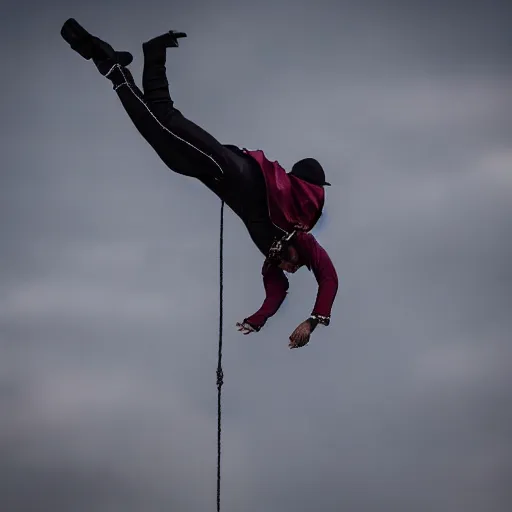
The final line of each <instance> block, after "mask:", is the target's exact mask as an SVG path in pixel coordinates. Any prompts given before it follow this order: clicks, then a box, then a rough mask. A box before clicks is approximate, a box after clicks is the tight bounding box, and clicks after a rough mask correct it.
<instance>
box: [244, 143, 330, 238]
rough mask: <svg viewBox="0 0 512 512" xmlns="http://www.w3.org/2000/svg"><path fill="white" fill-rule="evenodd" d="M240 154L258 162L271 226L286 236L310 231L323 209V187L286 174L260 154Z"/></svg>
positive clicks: (276, 163) (254, 152) (253, 152)
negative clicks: (286, 233) (265, 188)
mask: <svg viewBox="0 0 512 512" xmlns="http://www.w3.org/2000/svg"><path fill="white" fill-rule="evenodd" d="M243 151H244V153H245V154H247V155H250V156H251V157H252V158H254V160H256V162H258V164H259V166H260V168H261V170H262V172H263V176H264V177H265V182H266V185H267V200H268V208H269V214H270V219H271V220H272V222H273V223H274V224H275V225H276V226H278V227H279V228H281V229H283V230H285V231H286V232H288V233H290V232H292V231H294V230H299V231H306V232H307V231H310V230H311V229H313V227H314V226H315V224H316V223H317V221H318V219H319V218H320V215H321V214H322V210H323V207H324V201H325V192H324V189H323V187H320V186H318V185H313V184H312V183H308V182H307V181H303V180H301V179H299V178H297V177H295V176H293V175H291V174H288V173H287V172H286V171H285V170H284V169H283V168H282V167H281V165H280V164H279V163H278V162H275V161H274V162H271V161H270V160H268V159H267V157H266V156H265V154H264V153H263V151H261V150H256V151H249V150H247V149H244V150H243Z"/></svg>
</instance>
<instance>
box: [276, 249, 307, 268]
mask: <svg viewBox="0 0 512 512" xmlns="http://www.w3.org/2000/svg"><path fill="white" fill-rule="evenodd" d="M301 266H302V265H301V264H300V263H299V253H298V252H297V249H295V247H293V246H289V247H288V254H287V256H286V258H284V259H283V260H281V263H279V268H280V269H282V270H284V271H285V272H288V273H290V274H294V273H295V272H297V270H299V268H300V267H301Z"/></svg>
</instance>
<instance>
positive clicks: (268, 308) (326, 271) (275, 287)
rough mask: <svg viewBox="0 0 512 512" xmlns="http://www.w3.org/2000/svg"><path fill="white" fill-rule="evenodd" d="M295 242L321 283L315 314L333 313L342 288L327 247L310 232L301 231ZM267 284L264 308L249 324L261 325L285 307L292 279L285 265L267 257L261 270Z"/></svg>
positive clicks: (304, 260) (251, 317)
mask: <svg viewBox="0 0 512 512" xmlns="http://www.w3.org/2000/svg"><path fill="white" fill-rule="evenodd" d="M293 246H294V247H295V248H296V249H297V252H298V253H299V265H304V266H306V267H307V268H308V270H310V271H312V272H313V274H314V276H315V278H316V281H317V283H318V292H317V296H316V301H315V304H314V306H313V309H312V311H311V314H313V315H320V316H323V317H326V318H329V319H330V317H331V309H332V305H333V302H334V299H335V297H336V293H337V291H338V275H337V274H336V269H335V268H334V265H333V263H332V261H331V259H330V258H329V255H328V254H327V251H326V250H325V249H324V248H323V247H322V246H321V245H320V244H319V243H318V242H317V240H316V239H315V237H314V236H313V235H312V234H310V233H297V235H295V237H294V240H293ZM261 273H262V275H263V285H264V288H265V294H266V296H265V300H264V301H263V304H262V305H261V307H260V309H258V311H256V313H254V314H253V315H251V316H250V317H248V318H246V319H245V321H247V322H248V323H249V324H251V325H253V326H255V327H257V328H261V327H263V325H264V324H265V322H266V321H267V320H268V319H269V318H270V317H271V316H273V315H274V314H275V313H276V312H277V310H278V309H279V308H280V307H281V304H282V303H283V301H284V299H285V298H286V294H287V292H288V288H289V283H288V279H287V277H286V275H285V273H284V271H283V270H282V269H280V268H279V267H278V266H276V265H275V264H270V263H269V262H268V261H267V260H265V262H264V264H263V268H262V271H261Z"/></svg>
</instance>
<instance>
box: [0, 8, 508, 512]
mask: <svg viewBox="0 0 512 512" xmlns="http://www.w3.org/2000/svg"><path fill="white" fill-rule="evenodd" d="M507 3H508V2H505V1H492V0H487V1H486V2H483V1H482V2H456V1H450V0H445V1H443V2H440V1H432V0H431V1H429V2H426V1H425V2H418V1H411V0H409V1H407V2H406V1H402V2H378V1H376V0H374V1H365V0H358V1H357V2H346V1H342V0H337V1H334V0H333V1H325V0H324V1H322V0H317V1H315V2H313V1H310V2H299V1H296V2H292V1H291V0H289V1H287V2H279V1H270V0H268V1H266V0H261V1H259V2H256V1H254V2H249V1H246V0H244V1H241V2H228V1H226V0H220V1H217V2H206V1H204V0H202V1H198V0H194V1H192V0H187V1H186V2H185V1H184V2H181V3H178V2H175V1H167V2H163V1H149V0H148V1H147V2H143V1H140V2H138V3H135V2H133V0H126V1H123V2H121V1H114V0H112V1H110V2H99V1H93V0H90V1H88V2H85V1H83V2H78V1H76V0H68V1H66V2H64V1H63V0H60V1H57V0H56V1H53V2H49V1H46V2H43V1H41V2H35V1H28V0H20V1H16V2H13V1H8V2H7V4H8V5H7V8H6V12H5V11H4V12H3V13H2V16H1V21H0V28H1V30H0V42H1V43H2V48H3V56H2V57H3V59H2V61H3V62H2V83H1V85H0V87H1V88H2V95H1V98H2V99H1V100H0V101H1V104H0V108H1V111H0V112H1V119H2V120H3V123H2V125H1V135H2V137H1V142H0V144H1V153H2V155H3V162H2V166H1V182H0V230H1V231H0V234H1V243H0V279H1V282H0V412H1V413H0V505H1V506H0V508H1V510H2V511H5V512H36V511H37V512H40V511H43V510H52V511H53V512H71V511H72V512H82V511H84V512H85V511H87V512H92V511H94V512H117V511H122V512H153V511H154V512H160V511H162V512H164V511H165V512H168V511H179V512H189V511H190V512H196V511H203V510H204V511H206V510H215V502H216V433H217V409H216V406H217V404H216V394H217V389H216V386H215V379H216V376H215V371H216V365H217V329H218V325H217V324H218V308H219V304H218V284H219V276H218V257H217V256H218V248H219V241H218V237H219V215H220V202H219V201H218V199H217V198H216V197H215V196H213V194H211V193H210V192H209V191H208V190H207V189H206V188H205V187H204V186H202V185H201V184H200V183H198V182H196V181H194V180H192V179H189V178H185V177H183V176H179V175H177V174H174V173H172V172H171V171H170V170H168V169H167V168H166V167H165V166H164V164H163V163H161V162H160V160H159V159H158V157H157V156H156V155H155V154H154V152H153V150H152V149H151V148H150V147H149V145H148V144H147V143H146V142H145V141H144V140H143V139H142V138H141V137H140V135H139V134H138V132H137V130H136V129H135V128H134V127H133V125H132V124H131V122H130V120H129V118H128V116H127V115H126V113H125V111H124V110H123V108H122V107H121V104H120V102H119V100H118V98H117V96H116V94H115V93H114V92H113V91H112V87H111V84H110V83H109V82H108V81H107V80H105V79H104V78H103V77H101V76H100V75H99V74H98V73H97V71H96V69H95V67H94V66H93V64H92V63H91V62H87V61H85V60H83V59H81V58H80V57H79V56H78V55H77V54H76V53H74V52H73V51H71V50H70V48H69V46H68V45H67V44H66V43H65V42H64V41H63V40H62V39H61V37H60V28H61V26H62V24H63V23H64V21H65V20H66V19H67V18H69V17H74V18H76V19H77V20H78V21H79V22H80V23H82V24H83V25H84V26H85V27H86V28H87V29H89V30H90V31H91V32H93V33H94V34H96V35H98V36H100V37H102V38H105V39H106V40H108V41H109V42H110V43H111V44H113V45H114V46H115V47H116V48H119V49H125V50H128V51H131V52H133V54H134V56H135V61H134V63H133V65H132V66H131V69H132V72H133V73H134V75H135V77H136V80H137V81H138V83H140V73H141V70H142V59H141V57H142V52H141V43H142V42H143V41H145V40H147V39H149V38H151V37H153V36H155V35H159V34H160V33H162V32H164V31H166V30H169V29H178V30H183V31H185V32H187V33H188V36H189V37H188V38H187V39H185V40H182V44H181V46H180V48H179V49H178V50H170V51H169V53H168V71H169V79H170V82H171V87H172V94H173V97H174V99H175V102H176V106H177V107H178V108H179V109H180V110H181V111H182V112H183V113H184V114H185V115H186V116H187V117H189V118H190V119H192V120H193V121H195V122H197V123H198V124H200V125H201V126H203V127H204V128H205V129H207V130H208V131H210V132H211V133H212V134H213V135H215V136H216V137H217V138H218V139H219V140H220V141H221V142H223V143H230V144H237V145H239V146H242V147H247V148H250V149H263V150H264V151H265V152H266V154H267V156H268V157H269V158H271V159H277V160H278V161H279V162H280V163H281V164H282V165H283V166H285V168H287V169H289V168H290V166H291V165H292V164H293V162H295V161H296V160H298V159H300V158H303V157H306V156H314V157H316V158H318V159H319V160H320V161H321V162H322V164H323V165H324V167H325V169H326V174H327V177H328V180H329V181H330V182H331V183H332V187H330V188H328V189H327V196H326V211H325V216H324V217H323V219H322V221H321V222H320V224H319V226H318V227H317V228H315V231H314V233H315V234H316V236H317V237H318V239H319V241H320V243H321V244H322V245H323V246H324V247H325V248H326V249H327V251H328V252H329V254H330V255H331V258H332V260H333V262H334V264H335V265H336V268H337V271H338V274H339V278H340V288H339V294H338V297H337V300H336V302H335V306H334V308H333V316H332V323H331V325H330V326H329V327H328V328H323V329H320V328H319V329H318V330H317V331H315V333H314V335H313V338H312V340H311V342H310V344H309V345H308V346H307V347H305V348H303V349H300V350H289V349H288V336H289V335H290V334H291V332H292V331H293V329H294V328H295V327H296V326H297V325H298V324H299V323H300V322H301V321H302V320H304V319H305V318H307V316H308V315H309V314H310V312H311V308H312V305H313V303H314V300H315V297H316V291H317V288H316V282H315V280H314V277H313V275H312V274H311V273H309V272H307V270H301V271H300V272H298V273H297V274H296V275H294V276H293V277H291V278H290V283H291V288H290V294H289V296H288V298H287V301H286V303H285V304H284V305H283V307H282V309H281V310H280V311H279V313H278V314H277V315H276V316H275V317H274V318H273V319H272V320H270V321H269V322H268V324H267V326H266V327H265V328H264V329H263V330H262V331H261V332H260V333H258V334H256V335H252V336H248V337H245V336H242V335H241V334H239V333H238V332H237V331H236V329H235V327H234V324H235V323H236V322H237V321H239V320H242V319H243V318H244V317H245V316H248V315H250V314H252V313H253V312H254V311H255V310H256V309H257V308H258V307H259V306H260V304H261V301H262V300H263V287H262V283H261V275H260V269H261V263H262V257H261V255H260V253H259V251H258V250H257V249H256V248H255V247H254V246H253V244H252V242H251V241H250V238H249V237H248V235H247V233H246V232H245V230H244V227H243V225H242V224H241V222H240V221H239V220H238V219H237V218H236V217H235V216H234V215H233V213H232V212H231V211H229V210H226V221H225V222H226V226H225V230H226V231H225V273H224V276H225V289H224V298H225V301H224V315H225V335H224V360H223V362H224V372H225V384H224V387H223V437H222V441H223V452H222V488H221V509H222V510H223V511H226V512H240V511H243V512H261V511H265V512H306V511H307V512H310V511H312V510H315V511H322V512H341V511H350V512H387V511H389V512H411V511H414V512H431V511H436V512H459V511H460V512H508V511H510V510H512V491H511V489H510V485H509V484H510V475H511V474H512V462H511V461H512V412H511V408H510V403H511V400H512V376H511V372H510V362H511V360H512V346H511V331H512V315H511V306H512V265H511V262H512V238H511V236H510V235H511V232H512V138H511V135H512V96H511V90H512V89H511V86H512V59H511V57H512V55H511V49H512V36H511V34H512V31H511V22H510V20H512V12H511V8H510V7H508V6H507ZM4 4H5V2H4Z"/></svg>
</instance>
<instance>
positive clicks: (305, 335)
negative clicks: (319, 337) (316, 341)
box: [288, 320, 312, 348]
mask: <svg viewBox="0 0 512 512" xmlns="http://www.w3.org/2000/svg"><path fill="white" fill-rule="evenodd" d="M311 332H312V328H311V324H310V322H309V321H308V320H305V321H304V322H302V323H301V324H300V325H299V326H298V327H297V328H296V329H295V330H294V331H293V333H292V335H291V336H290V343H289V344H288V347H289V348H299V347H303V346H304V345H307V343H308V342H309V338H310V336H311Z"/></svg>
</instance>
